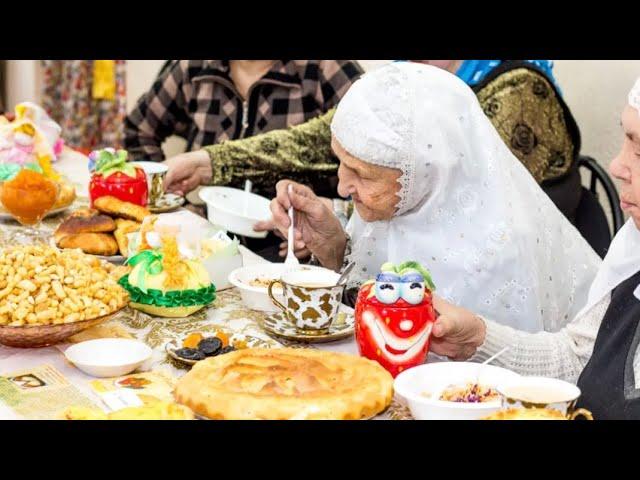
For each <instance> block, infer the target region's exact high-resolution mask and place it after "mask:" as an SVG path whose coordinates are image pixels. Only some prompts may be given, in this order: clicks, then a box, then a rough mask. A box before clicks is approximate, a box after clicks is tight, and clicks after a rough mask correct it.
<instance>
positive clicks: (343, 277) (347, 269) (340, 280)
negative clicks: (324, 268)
mask: <svg viewBox="0 0 640 480" xmlns="http://www.w3.org/2000/svg"><path fill="white" fill-rule="evenodd" d="M354 266H355V262H351V263H350V264H349V265H347V266H346V267H345V268H344V270H343V271H342V275H340V278H338V281H337V282H336V287H338V286H340V285H342V284H343V283H345V282H346V281H347V277H348V276H349V274H350V273H351V270H353V267H354Z"/></svg>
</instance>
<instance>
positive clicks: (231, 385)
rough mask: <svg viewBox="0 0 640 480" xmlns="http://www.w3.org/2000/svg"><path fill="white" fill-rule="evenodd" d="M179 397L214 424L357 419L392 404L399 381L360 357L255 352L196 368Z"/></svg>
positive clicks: (289, 350)
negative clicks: (221, 421)
mask: <svg viewBox="0 0 640 480" xmlns="http://www.w3.org/2000/svg"><path fill="white" fill-rule="evenodd" d="M175 397H176V400H177V401H178V403H181V404H184V405H186V406H188V407H189V408H191V409H192V410H193V411H194V412H196V414H199V415H201V416H203V417H208V418H212V419H229V420H231V419H234V420H236V419H237V420H253V419H265V420H287V419H291V420H294V419H298V420H303V419H309V420H330V419H332V420H343V419H344V420H357V419H362V418H369V417H372V416H374V415H376V414H378V413H380V412H381V411H383V410H384V409H385V408H386V407H387V406H388V405H389V404H390V403H391V399H392V397H393V378H392V377H391V374H390V373H389V372H387V371H386V370H385V369H384V368H382V367H381V366H380V365H379V364H378V363H377V362H374V361H372V360H368V359H366V358H363V357H359V356H356V355H348V354H345V353H335V352H325V351H321V350H311V349H295V348H277V349H268V348H251V349H246V350H238V351H235V352H231V353H227V354H224V355H220V356H217V357H212V358H208V359H206V360H203V361H201V362H198V363H196V365H195V366H194V367H193V368H192V369H191V371H190V372H189V373H187V374H186V375H185V376H184V377H182V378H181V379H180V380H179V381H178V383H177V385H176V389H175Z"/></svg>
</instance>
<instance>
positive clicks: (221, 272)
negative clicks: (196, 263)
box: [202, 252, 242, 291]
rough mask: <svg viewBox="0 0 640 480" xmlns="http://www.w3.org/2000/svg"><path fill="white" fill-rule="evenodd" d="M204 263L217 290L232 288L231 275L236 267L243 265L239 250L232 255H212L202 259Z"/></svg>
mask: <svg viewBox="0 0 640 480" xmlns="http://www.w3.org/2000/svg"><path fill="white" fill-rule="evenodd" d="M202 265H203V266H204V268H206V269H207V272H208V273H209V277H210V278H211V281H212V282H213V284H214V285H215V286H216V290H217V291H220V290H224V289H225V288H230V287H232V286H233V285H231V282H229V275H230V274H231V272H233V271H234V270H235V269H237V268H240V267H242V254H241V253H240V252H238V254H237V255H234V256H232V257H217V258H216V256H215V255H212V256H211V257H209V258H206V259H205V260H203V261H202Z"/></svg>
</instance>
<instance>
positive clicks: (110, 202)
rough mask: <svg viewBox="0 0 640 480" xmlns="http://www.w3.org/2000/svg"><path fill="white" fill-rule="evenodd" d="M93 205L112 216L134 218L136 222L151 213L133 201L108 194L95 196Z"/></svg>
mask: <svg viewBox="0 0 640 480" xmlns="http://www.w3.org/2000/svg"><path fill="white" fill-rule="evenodd" d="M93 206H94V207H95V208H96V209H97V210H99V211H100V212H102V213H106V214H107V215H111V216H112V217H119V218H125V219H127V220H135V221H136V222H142V221H143V220H144V218H145V217H147V216H149V215H151V212H150V211H149V210H147V209H146V208H145V207H141V206H140V205H136V204H134V203H129V202H123V201H122V200H120V199H118V198H116V197H112V196H110V195H107V196H104V197H100V198H97V199H96V200H95V201H94V202H93Z"/></svg>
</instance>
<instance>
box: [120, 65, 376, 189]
mask: <svg viewBox="0 0 640 480" xmlns="http://www.w3.org/2000/svg"><path fill="white" fill-rule="evenodd" d="M362 73H363V69H362V68H361V67H360V65H359V64H358V63H357V62H355V61H351V60H172V61H170V62H168V63H167V64H166V65H165V68H164V69H163V70H162V71H161V73H160V75H159V77H158V79H157V80H156V81H155V82H154V84H153V86H152V87H151V89H150V90H149V91H148V92H147V93H145V94H144V95H143V96H142V97H141V98H140V100H139V101H138V103H137V105H136V106H135V108H134V109H133V111H132V112H131V113H130V114H129V115H128V117H127V118H126V120H125V148H126V149H127V150H128V152H129V155H130V158H131V159H132V160H152V161H162V160H164V155H163V152H162V149H161V144H162V142H163V141H164V140H165V139H166V138H167V137H169V136H170V135H179V136H182V137H184V138H185V139H186V140H187V151H189V152H190V151H193V150H199V149H201V148H202V147H204V146H209V145H215V144H219V143H222V142H225V141H227V140H235V139H242V138H247V137H251V136H253V135H256V134H260V133H264V132H268V131H271V130H277V129H283V128H287V127H290V126H293V125H298V124H302V123H304V122H306V121H308V120H310V119H312V118H314V117H317V116H319V115H321V114H323V113H325V112H327V111H328V110H330V109H331V108H332V107H334V106H335V105H337V103H338V101H339V100H340V99H341V98H342V96H343V95H344V94H345V93H346V91H347V90H348V89H349V87H350V86H351V84H352V83H353V82H354V81H355V80H356V79H357V78H358V77H359V76H360V75H361V74H362ZM276 147H277V146H274V148H276ZM186 155H187V156H188V155H189V154H186ZM180 157H181V156H178V157H174V159H172V162H174V163H175V162H180ZM330 163H331V164H332V166H331V167H330V168H327V169H325V170H326V171H325V172H323V171H322V170H323V168H322V166H321V168H320V170H318V169H314V168H313V167H312V168H310V169H309V170H308V171H307V169H306V168H301V169H300V172H299V173H300V174H301V175H300V176H299V177H298V179H299V180H301V181H302V182H305V180H307V181H308V182H305V183H309V184H310V186H314V187H316V188H318V189H319V191H321V192H323V193H324V194H325V195H328V196H334V197H335V196H336V193H335V192H334V190H335V187H336V184H337V181H336V180H335V179H332V177H335V164H336V161H335V160H333V161H331V162H330ZM218 167H219V168H222V169H224V168H225V167H226V166H225V165H219V166H218ZM254 173H255V172H254ZM288 173H292V172H279V170H278V169H277V168H274V169H266V171H265V172H263V173H261V174H260V175H258V176H257V178H256V176H255V175H251V174H249V176H251V177H252V178H251V179H252V180H254V191H255V192H256V193H258V194H261V195H265V196H267V197H271V196H273V195H274V194H275V184H276V183H277V181H278V180H279V179H281V178H284V177H285V176H287V174H288ZM294 173H295V172H294ZM243 182H244V179H241V178H236V179H234V181H230V182H229V183H228V185H231V186H238V187H242V186H243V185H242V184H243ZM328 186H329V187H328ZM185 193H186V192H185Z"/></svg>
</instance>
